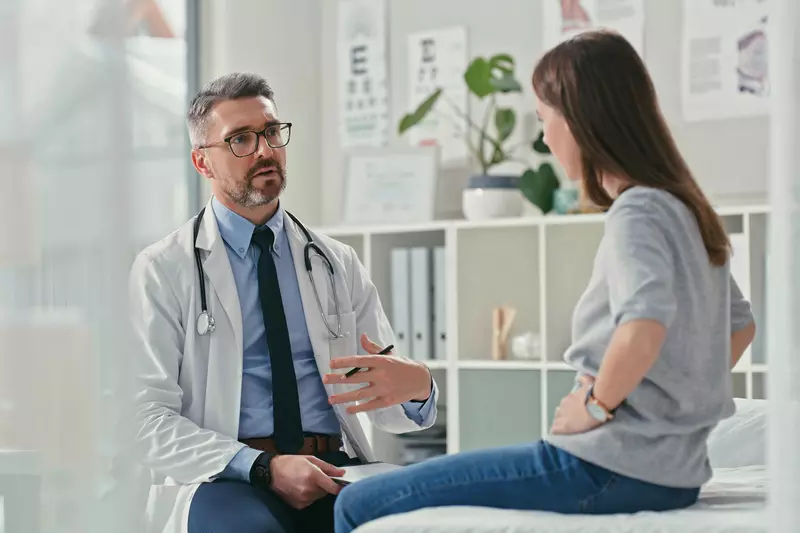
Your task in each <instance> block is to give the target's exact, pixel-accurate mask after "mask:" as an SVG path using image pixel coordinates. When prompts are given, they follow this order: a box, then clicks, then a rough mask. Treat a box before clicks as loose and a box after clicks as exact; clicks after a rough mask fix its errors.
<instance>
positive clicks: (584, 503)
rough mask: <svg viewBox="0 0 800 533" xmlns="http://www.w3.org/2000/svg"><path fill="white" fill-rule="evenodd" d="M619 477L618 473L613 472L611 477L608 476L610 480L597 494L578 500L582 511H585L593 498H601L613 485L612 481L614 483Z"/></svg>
mask: <svg viewBox="0 0 800 533" xmlns="http://www.w3.org/2000/svg"><path fill="white" fill-rule="evenodd" d="M618 477H619V476H618V475H617V474H615V473H612V474H611V477H610V478H608V481H606V484H605V485H603V487H602V488H601V489H600V490H599V491H598V492H597V493H596V494H592V495H591V496H587V497H586V498H584V499H583V500H581V501H580V502H578V508H579V509H580V512H583V511H584V510H585V507H586V505H587V504H589V503H590V502H591V501H592V500H594V499H596V498H599V497H600V496H602V495H603V494H605V493H606V492H607V491H608V488H609V487H610V486H611V483H613V482H614V481H615V480H616V479H617V478H618Z"/></svg>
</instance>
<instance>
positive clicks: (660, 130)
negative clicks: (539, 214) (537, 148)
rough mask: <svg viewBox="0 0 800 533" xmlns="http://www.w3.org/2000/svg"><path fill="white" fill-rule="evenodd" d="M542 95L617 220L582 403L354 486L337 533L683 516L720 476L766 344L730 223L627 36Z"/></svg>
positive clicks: (554, 61) (596, 36)
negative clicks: (724, 431)
mask: <svg viewBox="0 0 800 533" xmlns="http://www.w3.org/2000/svg"><path fill="white" fill-rule="evenodd" d="M533 89H534V92H535V93H536V96H537V101H538V103H537V111H538V115H539V117H540V118H541V120H542V122H543V128H544V136H545V137H544V138H545V142H546V143H547V144H548V146H549V147H550V149H551V150H552V152H553V154H554V155H555V156H556V157H557V158H558V160H559V162H560V163H561V164H562V166H563V167H564V169H565V170H566V172H567V173H568V175H569V176H570V177H572V178H574V179H580V180H581V181H582V184H583V187H584V189H585V190H586V192H587V194H588V196H589V198H590V199H591V200H592V201H593V202H595V203H596V204H598V205H600V206H603V207H609V210H608V213H607V216H606V222H605V234H604V236H603V239H602V241H601V243H600V246H599V249H598V251H597V257H596V260H595V263H594V273H593V275H592V277H591V280H590V281H589V286H588V287H587V289H586V291H585V293H584V294H583V296H582V297H581V299H580V300H579V302H578V304H577V307H576V309H575V312H574V316H573V322H572V345H571V346H570V347H569V348H568V350H567V352H566V354H565V355H564V357H565V359H566V361H567V362H568V363H570V364H571V365H572V366H573V367H574V368H575V369H576V370H577V372H578V376H579V379H578V384H577V387H576V388H577V390H574V391H573V392H572V393H571V394H569V395H568V396H567V397H565V398H564V399H563V400H562V401H561V404H560V405H559V407H558V409H557V410H556V414H555V420H554V422H553V426H552V429H551V434H550V435H548V436H547V437H546V438H545V439H544V440H542V441H540V442H536V443H529V444H522V445H517V446H511V447H504V448H500V449H493V450H485V451H476V452H468V453H461V454H457V455H450V456H445V457H441V458H437V459H433V460H430V461H427V462H424V463H421V464H418V465H415V466H411V467H408V468H406V469H403V470H400V471H398V472H396V473H391V474H388V475H385V476H380V477H376V478H372V479H368V480H365V481H362V482H359V483H356V484H353V485H351V486H349V487H347V488H345V489H344V490H343V491H342V492H341V494H340V495H339V498H338V501H337V502H336V511H335V514H336V531H337V533H346V532H349V531H351V530H353V529H355V528H356V527H358V526H359V525H361V524H363V523H365V522H369V521H370V520H374V519H376V518H379V517H382V516H386V515H390V514H396V513H403V512H407V511H411V510H414V509H420V508H423V507H437V506H450V505H471V506H484V507H498V508H506V509H528V510H543V511H554V512H559V513H628V512H637V511H644V510H651V511H660V510H668V509H678V508H682V507H686V506H689V505H691V504H693V503H694V502H695V501H696V499H697V496H698V492H699V488H700V487H701V485H703V484H704V483H705V482H706V481H707V480H708V479H709V477H710V475H711V468H710V466H709V462H708V457H707V455H706V439H707V437H708V435H709V432H710V431H711V429H712V428H713V427H714V426H715V424H717V422H719V421H720V419H722V418H725V417H727V416H730V415H731V414H732V413H733V410H734V404H733V400H732V393H731V381H730V370H731V367H732V365H734V364H735V363H736V361H737V360H738V359H739V357H740V356H741V355H742V353H743V352H744V350H745V349H746V348H747V346H748V345H749V344H750V342H752V339H753V336H754V333H755V325H754V323H753V317H752V314H751V312H750V306H749V304H748V303H747V302H746V301H745V300H744V299H743V297H742V294H741V292H740V291H739V289H738V287H737V286H736V283H735V282H734V280H733V279H732V278H731V275H730V270H729V262H728V256H729V244H728V240H727V237H726V234H725V231H724V229H723V227H722V225H721V223H720V220H719V218H718V217H717V215H716V213H715V212H714V210H713V209H712V208H711V206H710V205H709V203H708V201H707V200H706V198H705V196H704V195H703V193H702V191H701V190H700V187H699V186H698V185H697V182H695V180H694V178H693V177H692V174H691V172H690V171H689V169H688V168H687V166H686V163H685V162H684V160H683V158H682V157H681V154H680V153H679V152H678V149H677V147H676V145H675V142H674V141H673V139H672V136H671V135H670V132H669V130H668V128H667V125H666V123H665V121H664V119H663V117H662V115H661V112H660V110H659V107H658V103H657V101H656V94H655V90H654V88H653V84H652V81H651V80H650V77H649V75H648V73H647V70H646V68H645V66H644V64H643V63H642V61H641V59H640V58H639V56H638V54H637V53H636V52H635V51H634V49H633V48H632V47H631V46H630V45H629V44H628V42H627V41H625V40H624V39H623V38H622V37H620V36H618V35H616V34H612V33H605V32H592V33H585V34H582V35H581V36H578V37H575V38H574V39H572V40H570V41H567V42H564V43H562V44H560V45H559V46H557V47H556V48H554V49H552V50H551V51H549V52H548V53H547V54H546V55H545V56H544V57H543V58H542V59H541V61H540V62H539V64H538V65H537V66H536V69H535V71H534V73H533ZM474 393H475V394H480V392H479V391H474Z"/></svg>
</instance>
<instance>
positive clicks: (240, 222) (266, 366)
mask: <svg viewBox="0 0 800 533" xmlns="http://www.w3.org/2000/svg"><path fill="white" fill-rule="evenodd" d="M211 207H212V210H213V212H214V216H215V217H216V218H217V225H218V226H219V232H220V235H221V236H222V239H223V240H224V241H225V250H226V251H227V253H228V259H229V261H230V264H231V270H232V271H233V279H234V281H235V283H236V291H237V292H238V294H239V305H240V307H241V311H242V332H243V344H244V345H243V347H242V348H243V353H244V361H243V374H242V401H241V402H242V403H241V411H240V415H239V438H240V439H247V438H253V437H269V436H271V435H272V433H273V415H272V372H271V365H270V360H269V348H268V347H267V339H266V334H265V327H264V319H263V314H262V312H261V301H260V298H259V293H258V271H257V266H258V259H259V257H260V255H261V251H260V249H259V248H258V246H255V245H252V246H251V244H250V239H251V238H252V235H253V231H255V230H256V229H257V228H256V226H255V224H253V223H252V222H250V221H249V220H247V219H245V218H244V217H242V216H240V215H238V214H236V213H234V212H233V211H231V210H230V209H228V208H227V207H225V206H224V205H222V204H221V203H219V202H218V201H217V199H216V198H214V199H213V200H212V201H211ZM283 218H284V217H283V209H282V208H279V209H278V211H277V212H276V214H275V215H274V216H273V217H272V218H271V219H270V220H269V221H267V223H266V226H267V227H268V228H269V229H271V230H272V231H273V233H274V234H275V244H274V245H273V250H272V254H273V259H274V260H275V268H276V269H277V272H278V285H279V286H280V290H281V300H282V302H283V308H284V312H285V314H286V322H287V324H286V326H287V327H288V329H289V340H290V343H291V347H292V357H293V358H294V371H295V374H296V376H297V392H298V396H299V399H300V416H301V419H302V422H303V431H305V432H308V433H321V434H325V435H341V428H340V426H339V421H338V419H337V418H336V414H335V413H334V411H333V408H332V407H331V405H330V404H329V403H328V394H327V392H326V391H325V387H324V386H323V384H322V377H321V376H320V374H319V370H318V369H317V363H316V361H315V359H314V351H313V349H312V347H311V339H310V338H309V336H308V328H307V326H306V320H305V314H304V312H303V302H302V300H301V298H300V287H299V285H298V282H297V274H296V272H295V267H294V261H293V258H292V251H291V249H290V247H289V237H288V235H287V234H286V231H284V226H283ZM432 403H433V402H431V401H430V399H429V401H426V402H424V403H418V402H408V403H405V404H402V405H403V408H404V410H405V412H406V414H407V416H408V417H409V418H410V419H411V420H413V421H415V422H416V423H417V424H422V423H423V421H426V420H427V419H428V418H429V417H430V416H431V411H432ZM260 453H261V452H260V451H258V450H254V449H252V448H244V449H242V450H241V451H240V452H239V453H238V454H236V456H235V457H234V458H233V459H232V460H231V462H230V463H229V464H228V466H227V467H226V468H225V470H224V471H223V472H222V474H221V476H222V477H228V478H235V479H240V480H242V481H249V477H250V468H251V467H252V465H253V462H254V461H255V460H256V457H258V455H259V454H260Z"/></svg>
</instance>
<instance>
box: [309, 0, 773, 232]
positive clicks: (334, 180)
mask: <svg viewBox="0 0 800 533" xmlns="http://www.w3.org/2000/svg"><path fill="white" fill-rule="evenodd" d="M551 1H554V0H551ZM336 4H337V2H335V1H325V2H323V5H322V9H323V12H322V39H321V46H322V61H321V66H322V76H321V83H322V85H321V90H322V96H321V97H322V108H321V109H322V118H321V124H322V144H321V149H322V165H321V168H322V169H323V173H324V175H323V179H322V187H323V188H322V191H323V202H322V209H323V219H324V222H325V223H326V224H334V223H336V222H338V221H339V220H340V217H341V205H342V173H343V168H344V163H345V158H344V154H342V153H341V151H340V150H339V147H338V146H339V144H338V129H337V120H338V110H337V103H338V93H337V83H336ZM645 4H646V27H645V32H646V33H645V35H646V38H645V59H646V62H647V64H648V66H649V68H650V71H651V74H652V76H653V78H654V81H655V84H656V88H657V90H658V93H659V96H660V99H661V105H662V107H663V110H664V114H665V116H666V118H667V120H668V121H669V123H670V125H671V127H672V128H673V132H674V135H675V137H676V139H677V142H678V144H679V146H680V148H681V150H682V151H683V153H684V156H685V157H686V159H687V160H688V162H689V165H690V166H691V168H692V169H693V170H694V172H695V174H696V176H697V179H698V180H699V181H700V183H701V185H702V186H703V187H704V189H705V190H706V192H707V194H709V195H710V196H711V197H712V198H713V199H714V200H717V201H720V202H723V201H725V202H728V201H739V200H740V201H744V202H746V201H751V200H752V199H753V197H758V200H761V199H763V197H764V196H765V192H766V186H767V178H766V175H767V133H768V119H767V118H765V117H759V118H749V119H737V120H725V121H713V122H701V123H691V124H690V123H686V122H684V121H683V120H682V118H681V101H680V46H681V37H680V36H681V21H682V8H681V2H680V1H678V0H669V1H665V0H646V2H645ZM389 17H390V18H389V20H390V22H389V26H388V27H389V31H390V36H389V52H390V58H389V62H390V76H391V89H392V92H391V95H390V102H391V117H392V124H393V128H394V125H395V124H396V123H397V121H398V120H399V118H400V117H401V116H402V114H403V113H405V112H406V111H407V110H408V107H409V105H410V104H409V102H407V100H406V96H407V82H406V77H405V73H406V68H407V53H406V52H407V51H406V47H407V44H406V42H407V35H408V34H409V33H411V32H415V31H420V30H425V29H431V28H437V27H445V26H451V25H465V26H466V27H467V30H468V38H469V49H470V50H469V54H470V57H473V56H475V55H478V54H481V55H491V54H495V53H499V52H508V53H511V54H512V55H513V56H514V57H515V59H516V60H517V73H518V77H519V79H520V82H521V83H523V85H524V86H525V93H524V95H523V96H522V97H520V98H518V99H517V104H516V105H517V111H518V114H519V113H520V112H524V113H528V114H530V113H532V110H533V106H534V100H533V95H532V90H531V89H530V87H529V80H530V75H531V73H532V71H533V66H534V64H535V61H536V59H537V57H538V56H539V55H540V54H541V53H542V51H543V47H542V40H541V35H542V21H541V1H538V0H492V1H490V2H485V1H482V0H394V1H392V0H390V1H389ZM478 111H479V110H478ZM473 115H475V116H478V115H477V114H476V113H473ZM530 119H531V116H529V117H528V120H529V121H530ZM393 131H395V130H394V129H393ZM392 143H393V144H401V145H402V144H405V141H404V140H402V139H393V141H392ZM468 174H469V170H468V169H466V168H464V169H455V170H448V171H446V172H443V175H442V178H441V181H442V183H441V184H440V187H439V189H438V195H439V196H438V198H437V205H438V208H437V214H438V215H439V216H460V188H461V186H462V185H463V183H465V181H466V179H467V176H468Z"/></svg>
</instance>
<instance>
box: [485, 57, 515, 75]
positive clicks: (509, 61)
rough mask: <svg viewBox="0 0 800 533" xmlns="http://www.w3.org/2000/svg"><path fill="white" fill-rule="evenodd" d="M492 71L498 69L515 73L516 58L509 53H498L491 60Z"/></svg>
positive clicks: (507, 72)
mask: <svg viewBox="0 0 800 533" xmlns="http://www.w3.org/2000/svg"><path fill="white" fill-rule="evenodd" d="M489 65H490V66H491V67H492V71H494V70H495V69H498V70H500V71H502V72H503V73H505V74H514V58H513V57H511V56H510V55H508V54H497V55H495V56H492V58H491V59H490V60H489Z"/></svg>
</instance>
